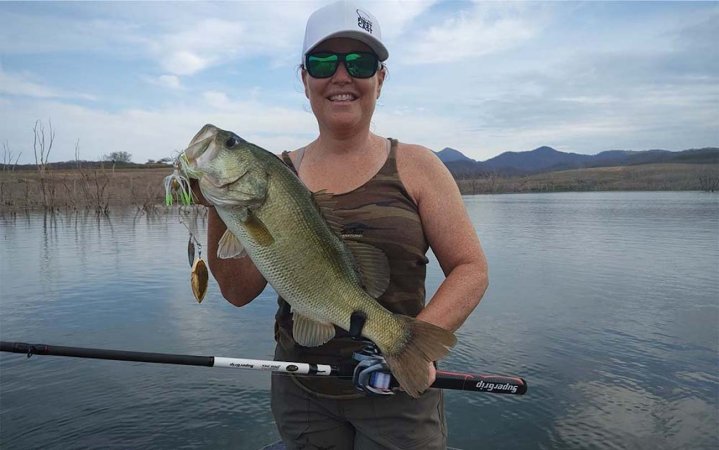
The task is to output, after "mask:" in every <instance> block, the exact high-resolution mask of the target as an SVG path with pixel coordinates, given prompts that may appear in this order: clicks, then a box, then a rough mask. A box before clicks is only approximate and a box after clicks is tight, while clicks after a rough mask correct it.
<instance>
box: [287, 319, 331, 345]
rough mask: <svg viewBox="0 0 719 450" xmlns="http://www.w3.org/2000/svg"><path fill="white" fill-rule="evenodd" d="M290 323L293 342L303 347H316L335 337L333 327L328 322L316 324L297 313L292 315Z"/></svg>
mask: <svg viewBox="0 0 719 450" xmlns="http://www.w3.org/2000/svg"><path fill="white" fill-rule="evenodd" d="M292 321H293V324H292V335H293V336H294V338H295V342H297V343H298V344H300V345H303V346H305V347H317V346H318V345H322V344H324V343H325V342H327V341H329V340H330V339H332V338H333V337H334V336H335V327H334V325H332V324H331V323H329V322H318V321H316V320H312V319H310V318H308V317H305V316H303V315H302V314H298V313H297V312H295V313H293V314H292Z"/></svg>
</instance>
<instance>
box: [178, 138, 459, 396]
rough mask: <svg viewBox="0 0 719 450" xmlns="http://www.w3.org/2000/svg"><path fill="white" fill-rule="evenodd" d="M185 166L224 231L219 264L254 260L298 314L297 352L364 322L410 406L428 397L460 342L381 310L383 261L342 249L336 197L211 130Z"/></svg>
mask: <svg viewBox="0 0 719 450" xmlns="http://www.w3.org/2000/svg"><path fill="white" fill-rule="evenodd" d="M180 162H181V166H182V171H183V173H184V174H185V175H186V176H187V177H189V178H194V179H198V180H199V186H200V190H201V192H202V194H203V196H204V197H205V198H206V199H207V201H209V202H210V203H212V204H213V205H214V206H215V208H216V210H217V213H218V214H219V216H220V218H222V220H223V221H224V222H225V224H226V225H227V232H226V233H225V234H224V235H223V236H222V238H221V239H220V242H219V247H218V257H220V258H236V257H244V256H249V257H250V258H251V259H252V261H253V263H254V264H255V266H257V269H258V270H259V271H260V273H262V275H263V276H264V277H265V279H266V280H267V282H269V283H270V285H272V287H273V288H274V289H275V291H277V293H278V294H279V295H280V296H282V298H284V299H285V300H286V301H287V302H288V303H289V304H290V305H291V306H292V313H293V329H292V334H293V336H294V338H295V341H296V342H297V343H298V344H300V345H304V346H310V347H311V346H318V345H321V344H324V343H325V342H327V341H329V340H330V339H332V337H334V334H335V328H334V325H337V326H338V327H340V328H342V329H344V330H347V331H349V330H350V328H351V327H350V319H351V317H352V316H353V313H354V314H360V315H361V316H363V317H364V319H365V321H364V326H363V327H362V332H361V334H362V336H364V337H366V338H367V339H370V340H371V341H372V342H374V343H375V344H376V345H377V347H378V348H379V349H380V351H381V352H382V354H383V356H384V357H385V359H386V361H387V364H388V366H389V368H390V370H391V371H392V373H393V374H394V376H395V377H396V378H397V380H398V381H399V383H400V386H401V387H402V388H403V389H404V390H405V391H406V392H407V393H408V394H409V395H411V396H413V397H417V396H419V395H420V394H421V393H422V392H423V391H424V390H425V389H427V388H428V387H429V380H428V370H429V368H428V365H429V362H431V361H436V360H438V359H440V358H442V357H444V356H445V355H446V354H447V352H448V351H449V348H450V347H451V346H453V345H454V344H455V342H456V339H455V337H454V334H453V333H452V332H450V331H448V330H445V329H443V328H441V327H438V326H435V325H432V324H429V323H426V322H423V321H421V320H417V319H414V318H411V317H407V316H403V315H398V314H393V313H391V312H390V311H388V310H387V309H385V308H384V307H383V306H381V305H380V304H379V303H378V302H377V300H375V299H376V298H377V297H379V296H380V295H381V294H382V293H383V292H384V290H385V289H386V287H387V285H388V283H389V266H388V263H387V260H386V257H385V255H384V254H383V253H382V251H380V250H378V249H377V248H375V247H372V246H370V245H367V244H364V243H360V242H357V241H352V240H344V239H342V237H341V235H340V234H341V225H340V224H339V221H338V220H337V219H336V218H333V217H332V208H331V195H327V194H322V193H315V194H313V193H311V192H310V191H309V190H308V189H307V187H306V186H305V185H304V184H303V183H302V182H301V181H300V180H299V178H297V176H296V175H295V174H294V173H293V172H292V171H291V170H290V169H289V168H288V167H287V166H286V165H285V164H284V163H283V162H282V161H281V160H280V159H279V158H278V157H277V156H275V155H274V154H272V153H270V152H268V151H266V150H264V149H262V148H260V147H258V146H256V145H253V144H250V143H249V142H247V141H245V140H243V139H242V138H240V137H239V136H237V135H235V134H234V133H232V132H229V131H224V130H221V129H219V128H217V127H215V126H213V125H205V126H204V127H203V128H202V129H201V130H200V132H199V133H197V135H196V136H195V137H194V138H193V139H192V141H191V142H190V145H189V147H188V148H187V149H186V150H185V151H184V152H183V153H182V154H181V155H180Z"/></svg>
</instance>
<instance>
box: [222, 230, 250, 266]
mask: <svg viewBox="0 0 719 450" xmlns="http://www.w3.org/2000/svg"><path fill="white" fill-rule="evenodd" d="M245 256H247V252H246V251H245V247H243V246H242V243H241V242H240V241H239V240H238V239H237V238H236V237H235V235H234V234H232V232H230V230H225V234H223V235H222V237H221V238H220V241H219V242H218V243H217V257H218V258H220V259H230V258H243V257H245Z"/></svg>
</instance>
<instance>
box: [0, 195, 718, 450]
mask: <svg viewBox="0 0 719 450" xmlns="http://www.w3.org/2000/svg"><path fill="white" fill-rule="evenodd" d="M465 202H466V205H467V208H468V211H469V213H470V215H471V217H472V220H473V222H474V224H475V226H476V229H477V232H478V234H479V236H480V238H481V239H482V243H483V245H484V248H485V251H486V253H487V258H488V260H489V266H490V288H489V290H488V292H487V294H486V296H485V298H484V300H483V301H482V303H481V304H480V306H479V307H478V308H477V310H476V311H475V312H474V313H473V314H472V316H471V317H470V318H469V319H468V320H467V322H466V323H465V325H464V326H463V328H462V329H461V330H460V331H459V332H458V339H459V343H458V344H457V346H456V348H455V349H454V350H453V352H452V353H451V355H450V356H449V358H448V359H447V360H446V361H444V362H443V363H442V364H441V366H442V368H443V369H446V370H461V371H475V372H483V373H503V374H516V375H520V376H523V377H525V378H526V380H527V382H528V384H529V392H528V393H527V395H525V396H522V397H519V396H505V395H496V394H487V393H472V392H457V391H446V409H447V416H448V426H449V433H450V435H449V444H450V445H451V446H454V447H459V448H462V449H476V448H489V449H535V448H538V449H577V448H602V449H605V448H637V449H680V448H681V449H685V448H691V449H710V448H718V447H719V432H718V431H717V424H718V421H719V413H718V408H719V376H718V375H717V374H718V373H719V362H718V361H719V331H718V330H719V196H717V195H716V194H706V193H695V192H661V193H578V194H575V193H567V194H546V195H545V194H536V195H535V194H523V195H498V196H474V197H466V198H465ZM179 217H180V216H179V214H178V213H177V212H173V213H170V214H162V215H160V216H155V217H148V216H144V215H142V216H135V215H134V213H133V212H127V213H125V214H121V213H120V212H113V214H112V215H111V217H110V218H99V219H97V218H96V217H95V216H94V215H89V216H82V215H62V214H61V215H56V216H54V217H46V216H43V215H41V214H40V215H36V214H33V215H29V216H26V215H18V216H11V217H7V216H6V217H4V218H0V239H1V241H0V257H1V258H0V261H1V262H0V268H1V270H0V338H1V339H2V340H6V341H24V342H32V343H46V344H54V345H69V346H85V347H100V348H115V349H127V350H137V351H150V352H169V353H183V354H197V355H218V356H230V357H246V358H258V359H271V357H272V350H273V344H274V343H273V338H272V323H273V316H274V312H275V298H274V294H273V293H272V292H270V291H269V290H267V291H265V293H264V294H263V295H262V296H261V297H260V298H258V299H256V300H255V301H254V302H253V303H252V304H250V305H249V306H246V307H244V308H235V307H234V306H232V305H230V304H229V303H227V302H226V301H224V300H223V299H222V297H221V296H220V294H219V291H218V289H217V286H216V285H215V284H214V281H212V280H211V282H210V288H209V292H208V294H207V296H206V298H205V300H204V302H203V303H202V304H197V303H196V301H195V300H194V298H193V297H192V293H191V290H190V287H189V267H188V263H187V256H186V243H187V239H188V232H187V229H186V228H185V225H183V223H181V222H180V220H179ZM183 222H184V223H185V224H188V225H191V224H192V223H193V221H192V220H191V218H190V217H185V218H184V219H183ZM197 226H198V227H199V228H200V229H202V227H203V226H204V225H203V221H202V220H201V219H200V220H198V221H197ZM440 281H441V271H440V270H439V268H438V266H437V263H436V261H434V260H432V261H431V266H430V269H429V271H428V293H432V292H434V290H436V288H437V286H438V283H439V282H440ZM269 378H270V377H269V374H267V373H264V372H259V373H256V372H252V371H232V370H221V369H209V368H203V367H184V366H165V365H156V364H141V363H127V362H114V361H99V360H87V359H75V358H60V357H52V356H34V357H32V358H30V359H27V358H26V357H25V356H22V355H17V354H9V353H3V354H0V447H2V448H4V449H12V448H107V447H118V448H168V449H169V448H173V449H174V448H240V449H256V448H259V447H262V446H263V445H264V444H267V443H269V442H272V441H273V440H276V439H278V437H277V432H276V431H275V428H274V423H273V419H272V415H271V413H270V408H269V398H270V397H269Z"/></svg>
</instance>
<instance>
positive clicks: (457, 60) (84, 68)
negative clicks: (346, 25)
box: [0, 0, 719, 164]
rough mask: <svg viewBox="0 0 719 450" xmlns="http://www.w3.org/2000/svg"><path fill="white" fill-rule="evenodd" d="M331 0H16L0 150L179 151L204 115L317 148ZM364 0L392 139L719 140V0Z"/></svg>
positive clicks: (474, 150)
mask: <svg viewBox="0 0 719 450" xmlns="http://www.w3.org/2000/svg"><path fill="white" fill-rule="evenodd" d="M327 3H329V2H327V1H289V0H286V1H273V0H270V1H252V2H250V1H236V2H219V3H216V2H211V3H205V2H67V3H66V2H0V143H1V144H2V147H1V148H0V162H7V161H8V160H9V159H10V157H12V162H14V161H15V159H16V158H17V157H18V156H19V163H21V164H22V163H34V162H35V156H34V152H33V127H34V125H35V123H36V121H40V124H41V125H42V126H44V127H45V129H46V134H49V127H50V125H51V126H52V129H53V130H54V133H55V141H54V143H53V147H52V149H51V152H50V154H49V158H48V159H49V161H68V160H74V159H76V156H77V157H78V158H79V159H81V160H97V159H100V158H102V156H103V155H107V154H109V153H111V152H116V151H124V152H128V153H130V154H131V155H132V160H133V161H134V162H139V163H144V162H146V161H148V160H151V159H152V160H157V159H160V158H164V157H174V156H176V155H177V154H178V152H179V151H181V150H183V149H184V148H185V147H186V145H187V143H188V142H189V141H190V139H191V138H192V137H193V135H194V134H195V133H196V132H197V131H198V130H199V129H200V128H201V127H202V126H203V125H204V124H206V123H212V124H215V125H217V126H218V127H220V128H224V129H228V130H231V131H234V132H235V133H237V134H238V135H240V136H242V137H243V138H244V139H246V140H248V141H250V142H253V143H255V144H257V145H259V146H261V147H264V148H266V149H268V150H270V151H273V152H276V153H279V152H281V151H282V150H291V149H295V148H298V147H301V146H303V145H305V144H307V143H309V142H310V141H311V140H313V139H314V138H315V137H316V135H317V123H316V121H315V119H314V116H313V115H312V113H311V110H310V106H309V102H308V100H307V99H306V98H305V95H304V91H303V88H302V83H301V79H300V76H299V71H298V66H299V63H300V53H301V45H302V39H303V34H304V27H305V23H306V20H307V17H308V16H309V15H310V14H311V13H312V11H314V10H315V9H317V8H319V7H321V6H323V5H325V4H327ZM357 4H358V5H359V6H360V7H362V8H364V9H367V10H369V11H371V12H372V13H373V14H374V15H375V16H376V17H377V19H378V21H379V23H380V26H381V30H382V37H383V41H384V42H385V44H386V46H387V47H388V49H389V52H390V56H389V59H388V60H387V66H388V68H389V77H388V79H387V80H386V81H385V85H384V88H383V91H382V96H381V98H380V99H379V101H378V104H377V108H376V110H375V114H374V117H373V120H372V125H371V129H372V131H373V132H375V133H378V134H380V135H383V136H388V137H394V138H398V139H399V140H400V141H404V142H411V143H415V144H421V145H424V146H426V147H429V148H430V149H432V150H435V151H439V150H442V149H443V148H445V147H451V148H454V149H457V150H460V151H461V152H463V153H464V154H465V155H467V156H469V157H470V158H473V159H476V160H479V161H484V160H487V159H489V158H492V157H494V156H497V155H499V154H501V153H502V152H505V151H527V150H532V149H534V148H537V147H540V146H544V145H547V146H551V147H553V148H555V149H557V150H561V151H565V152H575V153H582V154H596V153H599V152H601V151H604V150H614V149H623V150H648V149H666V150H684V149H689V148H701V147H708V146H719V46H718V45H716V42H719V2H699V3H694V2H581V3H578V2H526V3H525V2H468V1H467V2H465V1H462V2H460V1H398V2H392V1H371V0H369V1H360V2H357ZM712 43H714V44H712Z"/></svg>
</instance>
